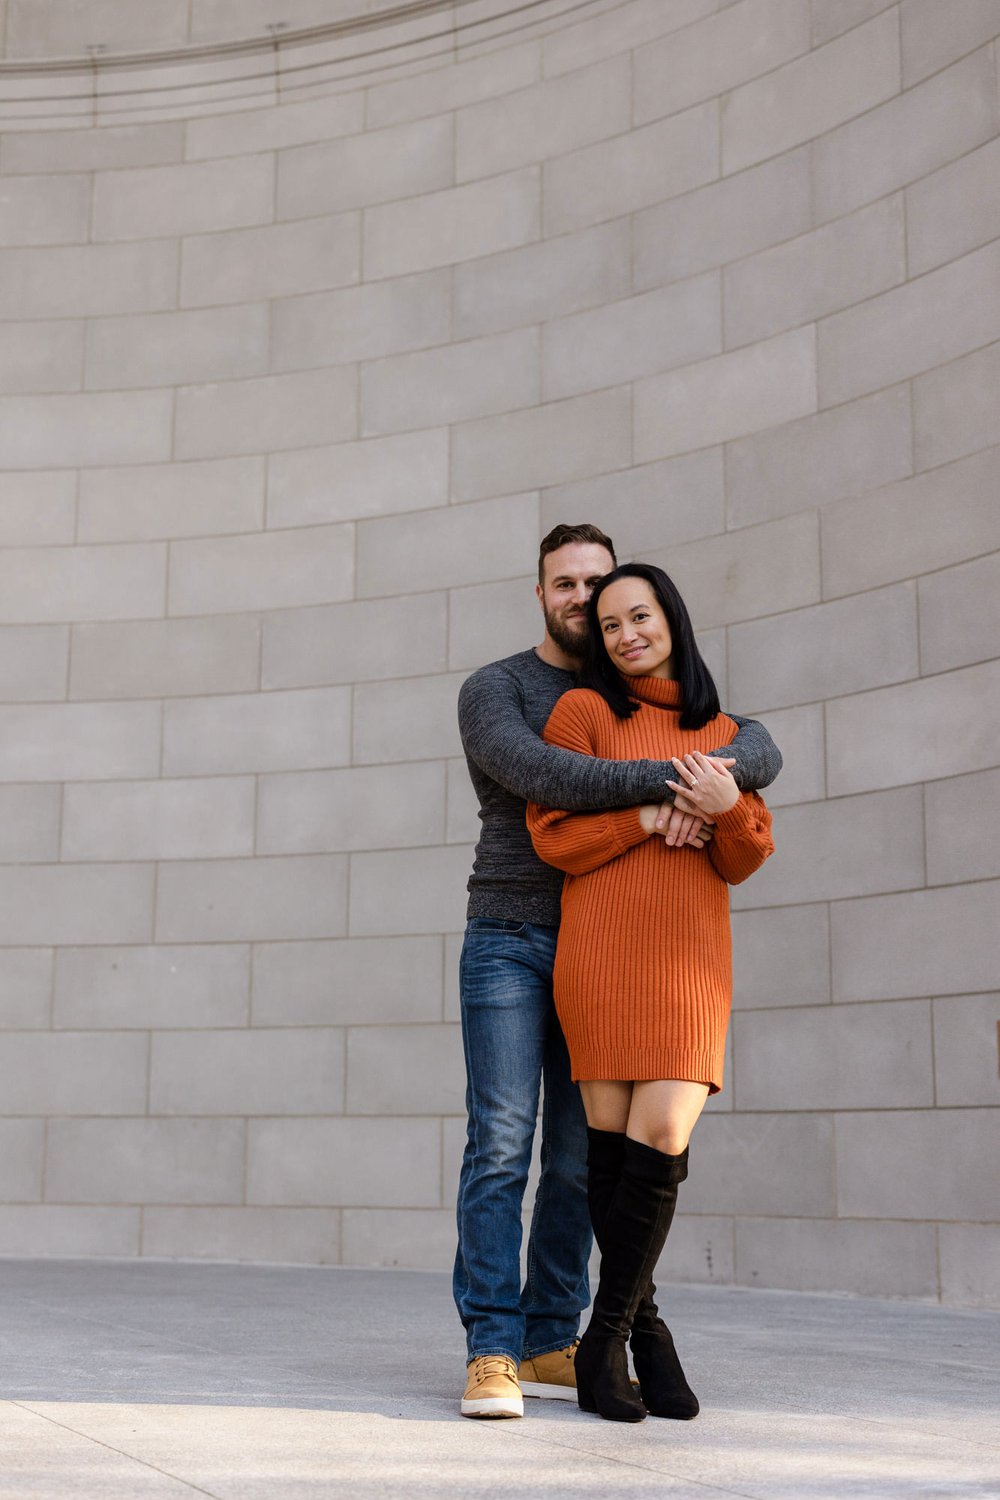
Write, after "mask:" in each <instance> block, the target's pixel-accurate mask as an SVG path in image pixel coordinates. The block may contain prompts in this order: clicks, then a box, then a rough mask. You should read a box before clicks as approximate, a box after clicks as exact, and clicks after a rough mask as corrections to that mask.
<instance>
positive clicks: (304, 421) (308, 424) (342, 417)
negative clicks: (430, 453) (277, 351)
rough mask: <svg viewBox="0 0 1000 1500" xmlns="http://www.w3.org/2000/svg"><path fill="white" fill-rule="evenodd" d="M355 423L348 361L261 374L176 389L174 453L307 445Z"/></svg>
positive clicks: (344, 432) (337, 436)
mask: <svg viewBox="0 0 1000 1500" xmlns="http://www.w3.org/2000/svg"><path fill="white" fill-rule="evenodd" d="M78 399H82V398H78ZM94 399H96V398H94ZM119 399H121V400H125V399H127V398H125V397H121V398H119ZM132 399H134V398H132ZM357 423H358V415H357V381H356V376H355V371H354V367H353V366H350V365H345V366H338V367H336V368H334V369H330V370H310V371H307V372H305V373H303V374H299V375H264V376H261V377H260V378H258V379H256V380H231V381H226V382H225V383H224V384H221V385H193V386H185V387H183V388H182V389H181V390H179V391H178V393H177V427H176V439H175V447H176V452H177V456H178V457H179V458H215V457H228V456H229V455H231V454H236V453H260V452H270V451H272V450H275V449H283V448H307V447H312V446H314V445H316V444H320V443H337V442H346V441H347V440H348V439H349V438H353V437H357V435H358V432H357ZM154 456H157V457H158V456H159V455H154Z"/></svg>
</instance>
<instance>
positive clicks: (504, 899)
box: [458, 651, 781, 927]
mask: <svg viewBox="0 0 1000 1500" xmlns="http://www.w3.org/2000/svg"><path fill="white" fill-rule="evenodd" d="M574 682H575V679H574V677H573V674H572V673H571V672H563V671H561V670H560V668H558V667H550V666H549V665H548V664H547V663H546V662H543V661H542V660H541V658H540V657H538V656H537V655H536V654H535V652H534V651H520V652H518V654H517V655H516V656H508V657H506V658H505V659H504V660H503V661H495V662H491V663H490V665H489V666H486V667H480V669H479V671H478V672H473V674H472V676H471V677H469V678H467V679H466V681H465V682H464V683H463V684H462V690H461V692H460V693H459V696H458V724H459V729H460V730H461V734H462V744H463V746H464V747H465V756H466V760H467V761H468V763H469V775H470V776H471V777H472V784H473V786H474V787H475V789H476V795H477V796H478V798H479V816H480V818H481V820H482V825H483V827H482V832H481V834H480V837H479V843H478V844H477V846H476V858H475V863H474V864H473V868H472V875H471V876H470V877H469V892H470V895H469V909H468V914H469V916H470V917H495V918H502V919H504V920H506V921H514V922H538V923H541V924H542V925H544V926H549V927H555V926H557V925H558V923H559V899H560V895H561V892H562V882H563V877H562V871H561V870H556V869H553V868H552V866H551V865H547V864H544V863H543V862H542V860H540V859H539V857H538V855H537V854H536V853H535V851H534V849H533V848H532V844H531V839H530V838H529V837H528V830H527V827H526V826H525V821H524V809H525V803H527V802H541V803H542V804H543V805H544V806H546V807H562V808H566V809H567V810H568V811H581V810H587V809H589V808H598V807H636V806H638V805H639V804H640V803H642V802H661V801H663V800H664V798H665V797H667V798H669V797H670V796H671V795H672V794H671V793H670V792H669V791H668V790H667V789H666V787H665V785H664V783H665V782H666V780H667V779H668V777H669V778H670V779H671V780H673V779H675V769H676V768H675V767H674V766H672V765H671V764H670V763H669V762H662V761H654V760H632V761H619V760H598V759H596V758H594V757H592V756H589V755H577V754H575V753H574V752H573V751H572V750H561V749H560V748H559V747H558V746H556V745H546V744H545V743H544V741H543V740H542V739H541V738H540V735H541V733H542V730H543V729H544V728H545V725H546V723H547V722H548V718H549V715H550V714H551V712H552V710H553V708H554V707H555V704H556V700H557V699H558V698H560V697H562V695H563V693H565V692H566V691H567V690H568V689H569V688H571V687H573V686H574ZM730 718H732V719H735V720H736V722H737V723H738V724H739V726H740V730H739V734H738V735H737V736H736V738H735V740H733V742H732V744H731V745H729V746H727V749H726V753H727V754H729V755H734V756H735V757H736V765H735V766H734V767H733V775H734V776H735V778H736V780H737V782H738V783H739V785H740V786H741V787H742V788H743V789H744V790H751V789H757V788H760V787H764V786H769V785H770V783H771V782H772V781H773V780H774V778H775V777H776V776H777V774H778V772H779V771H780V770H781V754H780V752H779V750H778V748H777V746H776V745H775V743H774V741H773V740H772V739H771V736H770V735H769V734H768V732H767V730H766V729H765V728H764V727H763V725H762V724H758V723H756V721H755V720H753V719H741V718H738V717H737V715H736V714H730Z"/></svg>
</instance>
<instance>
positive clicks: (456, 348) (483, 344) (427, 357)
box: [361, 328, 540, 437]
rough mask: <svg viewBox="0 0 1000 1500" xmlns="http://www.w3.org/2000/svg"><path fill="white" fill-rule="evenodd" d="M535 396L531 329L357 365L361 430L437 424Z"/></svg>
mask: <svg viewBox="0 0 1000 1500" xmlns="http://www.w3.org/2000/svg"><path fill="white" fill-rule="evenodd" d="M539 396H540V357H539V334H538V330H537V329H533V328H525V329H517V330H515V331H514V332H512V333H498V334H492V335H490V336H489V337H487V338H482V339H466V340H464V341H462V342H460V343H456V344H451V345H446V346H443V347H442V348H440V349H429V350H426V351H421V352H418V353H413V354H397V355H395V356H393V357H392V358H389V359H381V360H377V361H375V362H374V363H372V364H366V365H364V366H362V369H361V432H362V435H363V436H365V437H370V436H371V435H372V434H378V433H394V432H401V431H406V430H407V429H409V428H416V427H423V428H436V427H439V426H444V425H446V424H447V423H449V422H463V421H468V420H469V419H470V418H473V417H485V416H489V415H490V414H491V413H493V412H503V411H514V410H516V409H518V408H519V407H524V406H535V405H537V403H538V401H539Z"/></svg>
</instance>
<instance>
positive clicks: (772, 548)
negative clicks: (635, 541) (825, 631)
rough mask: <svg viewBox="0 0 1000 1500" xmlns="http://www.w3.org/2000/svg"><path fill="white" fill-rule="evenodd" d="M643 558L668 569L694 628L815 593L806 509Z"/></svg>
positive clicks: (813, 546) (813, 533) (815, 533)
mask: <svg viewBox="0 0 1000 1500" xmlns="http://www.w3.org/2000/svg"><path fill="white" fill-rule="evenodd" d="M646 560H647V561H649V562H655V563H659V564H660V565H661V566H663V567H666V568H667V569H668V570H669V572H670V576H671V577H672V578H673V579H674V581H675V583H676V584H677V586H678V588H679V589H680V590H681V593H682V594H683V595H684V598H685V600H686V601H687V605H688V609H689V610H690V611H691V617H692V619H693V621H694V624H695V628H696V629H698V630H704V629H705V628H706V627H710V626H715V625H728V624H731V623H733V622H734V621H741V620H747V619H750V618H752V617H753V616H754V615H758V614H760V613H762V612H763V611H764V610H767V611H768V612H769V613H770V612H771V611H775V610H777V611H782V610H791V609H798V608H801V607H802V606H804V605H807V604H813V603H815V602H816V601H817V600H818V598H819V527H818V523H817V518H816V517H815V516H814V515H810V514H809V513H805V514H803V515H800V516H786V517H785V518H784V519H783V520H781V521H769V522H768V523H767V524H766V525H764V526H750V527H747V528H746V530H744V531H730V532H726V533H725V534H723V535H722V536H713V537H706V538H705V539H704V540H703V541H697V542H686V543H684V545H682V546H679V547H671V548H662V549H659V550H657V551H655V552H653V553H652V554H647V558H646Z"/></svg>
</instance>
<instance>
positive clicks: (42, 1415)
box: [6, 1401, 224, 1500]
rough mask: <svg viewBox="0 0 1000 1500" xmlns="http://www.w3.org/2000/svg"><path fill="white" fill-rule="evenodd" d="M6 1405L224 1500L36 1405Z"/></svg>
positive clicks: (215, 1499)
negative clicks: (39, 1408)
mask: <svg viewBox="0 0 1000 1500" xmlns="http://www.w3.org/2000/svg"><path fill="white" fill-rule="evenodd" d="M6 1405H8V1406H16V1407H17V1408H18V1410H19V1411H26V1412H29V1413H30V1414H31V1415H32V1416H33V1417H38V1418H39V1420H40V1421H42V1422H48V1423H50V1425H51V1426H53V1427H58V1428H61V1430H62V1431H63V1432H71V1433H72V1434H73V1436H74V1437H76V1438H81V1439H82V1440H83V1441H84V1442H85V1443H93V1444H94V1446H95V1447H96V1448H103V1449H104V1450H105V1452H107V1453H115V1454H117V1455H118V1457H119V1458H124V1459H126V1460H127V1461H128V1462H129V1463H133V1464H138V1465H139V1467H140V1468H141V1469H149V1470H150V1471H151V1472H152V1473H154V1474H159V1475H161V1476H162V1478H164V1479H171V1480H173V1482H174V1483H175V1484H183V1485H184V1486H185V1488H186V1489H189V1490H191V1492H192V1494H195V1495H205V1496H207V1500H224V1497H223V1496H222V1495H217V1494H216V1493H215V1491H214V1490H205V1489H202V1487H201V1485H198V1484H192V1483H191V1481H190V1480H189V1479H183V1478H181V1476H180V1475H179V1474H171V1472H170V1471H169V1469H161V1468H159V1467H158V1466H157V1465H156V1464H151V1463H147V1462H146V1460H145V1459H143V1458H136V1456H135V1454H134V1453H126V1452H125V1451H124V1449H122V1448H115V1447H114V1446H113V1444H111V1443H105V1442H102V1441H101V1439H100V1438H95V1437H92V1436H91V1435H90V1433H89V1432H81V1431H80V1430H79V1428H76V1427H71V1426H70V1425H69V1423H68V1422H57V1421H56V1420H55V1418H54V1417H50V1416H49V1415H48V1414H47V1413H46V1412H44V1411H36V1410H35V1408H34V1407H32V1406H28V1405H27V1404H26V1403H25V1402H23V1401H7V1403H6Z"/></svg>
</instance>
